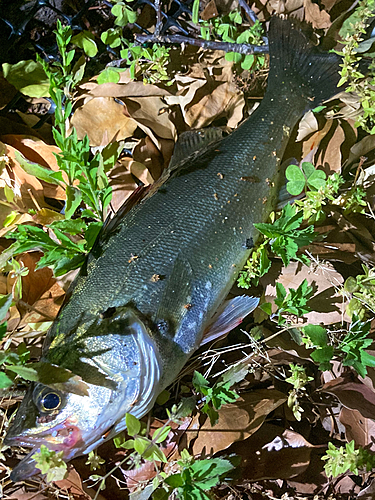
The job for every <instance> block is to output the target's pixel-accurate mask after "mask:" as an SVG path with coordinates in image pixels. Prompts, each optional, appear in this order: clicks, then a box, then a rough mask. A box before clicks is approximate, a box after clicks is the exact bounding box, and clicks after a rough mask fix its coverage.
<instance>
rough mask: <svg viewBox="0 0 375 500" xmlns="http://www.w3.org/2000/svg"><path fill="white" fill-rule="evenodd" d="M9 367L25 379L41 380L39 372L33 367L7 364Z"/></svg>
mask: <svg viewBox="0 0 375 500" xmlns="http://www.w3.org/2000/svg"><path fill="white" fill-rule="evenodd" d="M7 369H8V370H10V371H12V372H14V373H17V375H19V376H20V377H22V378H24V379H25V380H30V381H31V382H37V381H38V380H39V377H38V372H37V371H36V370H34V369H33V368H29V367H28V366H21V365H9V366H7Z"/></svg>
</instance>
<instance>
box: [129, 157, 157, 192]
mask: <svg viewBox="0 0 375 500" xmlns="http://www.w3.org/2000/svg"><path fill="white" fill-rule="evenodd" d="M129 167H130V172H131V173H132V175H134V176H135V177H136V178H137V179H139V180H140V181H141V182H142V183H143V184H144V185H145V186H148V185H149V184H152V183H153V182H154V179H153V178H152V175H151V174H150V171H149V170H148V169H147V167H146V166H145V165H144V164H143V163H139V162H138V161H131V162H130V163H129Z"/></svg>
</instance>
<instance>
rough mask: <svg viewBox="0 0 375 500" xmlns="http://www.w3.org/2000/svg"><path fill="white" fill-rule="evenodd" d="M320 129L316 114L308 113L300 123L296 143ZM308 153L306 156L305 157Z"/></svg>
mask: <svg viewBox="0 0 375 500" xmlns="http://www.w3.org/2000/svg"><path fill="white" fill-rule="evenodd" d="M318 129H319V125H318V120H317V119H316V117H315V115H314V113H313V112H312V111H308V112H307V113H306V114H305V115H304V116H303V118H302V120H301V121H300V122H299V125H298V132H297V137H296V141H297V142H299V141H302V140H303V139H305V138H306V137H307V136H308V135H310V134H312V133H314V132H316V131H317V130H318ZM305 155H306V153H305V154H304V156H305Z"/></svg>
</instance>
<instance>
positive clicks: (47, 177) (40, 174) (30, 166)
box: [15, 151, 62, 185]
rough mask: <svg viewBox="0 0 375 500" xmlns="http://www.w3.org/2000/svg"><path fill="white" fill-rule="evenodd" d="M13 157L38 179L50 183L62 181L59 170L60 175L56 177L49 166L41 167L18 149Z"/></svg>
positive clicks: (59, 183)
mask: <svg viewBox="0 0 375 500" xmlns="http://www.w3.org/2000/svg"><path fill="white" fill-rule="evenodd" d="M15 157H16V160H17V161H18V163H19V164H20V166H21V167H22V169H23V170H24V171H25V172H26V173H27V174H30V175H33V176H34V177H36V178H37V179H40V180H42V181H45V182H49V183H50V184H57V185H61V182H62V174H61V172H59V174H60V175H58V177H60V178H59V179H56V172H54V171H53V170H50V169H49V168H45V167H42V166H41V165H39V164H38V163H33V162H31V161H29V160H27V159H26V158H25V157H24V156H23V155H22V154H21V153H20V152H19V151H16V152H15Z"/></svg>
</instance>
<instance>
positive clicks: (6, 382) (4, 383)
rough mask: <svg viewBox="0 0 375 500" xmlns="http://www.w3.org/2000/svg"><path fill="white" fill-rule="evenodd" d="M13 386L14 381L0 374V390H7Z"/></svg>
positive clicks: (2, 373)
mask: <svg viewBox="0 0 375 500" xmlns="http://www.w3.org/2000/svg"><path fill="white" fill-rule="evenodd" d="M11 385H13V381H12V380H10V378H9V377H7V376H6V375H5V373H4V372H0V389H7V388H8V387H10V386H11Z"/></svg>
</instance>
